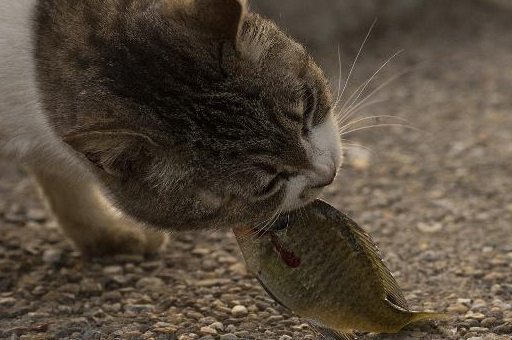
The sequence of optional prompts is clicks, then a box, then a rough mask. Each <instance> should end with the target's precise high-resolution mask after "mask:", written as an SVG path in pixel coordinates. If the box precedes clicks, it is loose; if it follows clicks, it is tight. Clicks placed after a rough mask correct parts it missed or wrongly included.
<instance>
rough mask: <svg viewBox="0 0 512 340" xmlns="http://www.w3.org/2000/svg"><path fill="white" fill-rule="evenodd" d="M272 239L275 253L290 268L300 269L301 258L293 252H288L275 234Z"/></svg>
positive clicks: (271, 236)
mask: <svg viewBox="0 0 512 340" xmlns="http://www.w3.org/2000/svg"><path fill="white" fill-rule="evenodd" d="M270 238H271V240H272V245H273V246H274V249H275V251H276V252H277V253H278V254H279V257H280V258H281V260H282V261H283V262H284V263H286V265H287V266H288V267H290V268H298V267H299V266H300V258H298V257H297V256H296V255H295V254H294V253H293V252H292V251H289V250H287V249H286V248H285V247H284V245H283V243H282V242H281V240H280V239H279V237H278V236H277V235H276V234H275V233H271V235H270Z"/></svg>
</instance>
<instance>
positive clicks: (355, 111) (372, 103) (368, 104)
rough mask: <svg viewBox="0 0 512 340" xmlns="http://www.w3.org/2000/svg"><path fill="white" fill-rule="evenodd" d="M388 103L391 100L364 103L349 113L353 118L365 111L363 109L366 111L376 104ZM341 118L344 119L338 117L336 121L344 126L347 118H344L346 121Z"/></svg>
mask: <svg viewBox="0 0 512 340" xmlns="http://www.w3.org/2000/svg"><path fill="white" fill-rule="evenodd" d="M387 101H389V98H384V99H376V100H372V101H369V102H367V103H364V104H363V105H361V106H360V107H356V108H351V109H350V110H348V111H347V112H350V114H351V116H354V115H356V114H357V113H358V112H360V111H361V110H363V109H365V108H367V107H370V106H372V105H375V104H381V103H384V102H387ZM341 118H342V117H337V119H336V121H337V122H338V124H342V123H343V122H344V121H346V120H347V119H346V118H344V119H341Z"/></svg>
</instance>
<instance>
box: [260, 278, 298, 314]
mask: <svg viewBox="0 0 512 340" xmlns="http://www.w3.org/2000/svg"><path fill="white" fill-rule="evenodd" d="M256 280H258V282H259V283H260V285H261V287H263V289H264V290H265V292H266V293H267V294H268V296H270V297H271V298H272V299H273V300H274V301H275V302H277V303H278V304H279V305H281V306H282V307H283V308H285V309H287V310H291V308H288V307H287V306H286V305H285V304H284V303H282V302H281V301H280V300H279V299H278V298H277V297H276V296H275V295H274V293H272V292H271V291H270V290H269V289H268V288H267V286H265V284H264V283H263V281H261V280H260V278H259V277H257V276H256Z"/></svg>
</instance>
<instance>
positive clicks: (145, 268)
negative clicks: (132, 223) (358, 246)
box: [0, 0, 512, 340]
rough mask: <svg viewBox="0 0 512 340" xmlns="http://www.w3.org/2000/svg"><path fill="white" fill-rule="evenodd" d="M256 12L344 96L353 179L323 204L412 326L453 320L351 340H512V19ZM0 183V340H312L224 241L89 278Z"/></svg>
mask: <svg viewBox="0 0 512 340" xmlns="http://www.w3.org/2000/svg"><path fill="white" fill-rule="evenodd" d="M251 8H252V10H253V11H257V12H260V13H261V14H262V15H264V16H267V17H269V18H271V19H272V20H274V21H275V22H277V23H278V24H279V25H280V26H282V28H283V29H284V30H285V31H286V32H288V33H289V34H290V35H291V36H293V37H295V38H296V39H297V40H298V41H300V42H302V43H304V44H305V45H306V46H307V47H308V49H309V50H310V51H311V53H312V55H313V56H314V58H315V59H316V60H317V61H318V63H319V64H320V65H321V66H322V68H323V69H324V70H325V73H326V75H327V77H328V78H329V79H330V80H331V83H332V90H333V93H334V95H335V96H338V95H339V96H340V101H339V105H338V106H337V110H338V111H339V113H338V114H339V117H340V119H341V120H342V134H343V138H344V140H345V156H346V162H345V164H344V166H343V168H342V171H341V173H340V175H339V177H338V178H337V180H336V182H335V185H334V186H332V187H330V188H329V189H328V190H327V191H326V192H325V194H324V199H326V200H327V201H328V202H329V203H331V204H333V205H335V206H336V207H337V208H339V209H340V210H341V211H343V212H345V213H347V214H348V215H350V216H351V217H353V218H354V219H355V220H356V221H358V223H359V224H360V225H361V226H362V227H363V228H364V229H366V230H367V231H368V232H370V233H371V235H372V236H373V238H374V240H375V241H376V243H377V244H378V246H379V248H380V249H381V251H382V253H383V256H384V258H385V260H386V264H387V265H388V266H389V267H390V269H391V270H392V271H393V273H394V275H395V276H396V278H397V280H398V282H399V284H400V285H401V286H402V287H403V289H404V292H405V294H406V298H407V299H408V300H409V302H410V305H411V307H412V308H413V309H432V310H436V311H443V310H444V311H448V312H449V313H451V314H452V315H453V317H452V319H451V320H450V321H448V322H444V323H440V324H424V325H415V326H412V327H409V328H407V329H406V330H404V332H402V333H400V334H398V335H371V334H366V335H361V339H454V340H455V339H472V340H481V339H483V340H492V339H495V340H506V339H510V336H511V334H512V236H511V235H512V90H511V88H512V86H511V85H512V1H510V0H494V1H492V0H450V1H446V0H428V1H427V0H385V1H383V0H316V1H306V0H279V1H276V0H253V1H251ZM375 19H377V21H376V23H375V25H374V27H373V29H372V30H371V31H370V27H371V26H372V23H373V22H374V20H375ZM367 35H368V38H367V39H366V43H365V44H364V46H363V47H362V48H361V46H362V44H363V42H364V41H365V37H366V36H367ZM359 51H360V53H359ZM356 56H358V58H357V61H356V62H355V60H356ZM349 74H350V77H349ZM345 84H347V86H346V89H345V91H343V94H341V89H343V88H344V87H345ZM0 169H1V170H0V197H1V199H0V240H1V241H0V242H1V243H0V338H2V339H4V338H5V339H114V338H121V339H155V340H160V339H181V340H188V339H203V340H211V339H221V340H233V339H235V340H236V339H265V340H272V339H276V340H277V339H279V340H289V339H315V338H316V335H315V334H314V333H313V332H312V331H311V329H309V327H308V326H307V325H305V324H304V323H303V320H300V319H299V318H297V317H296V316H294V315H293V314H291V313H290V312H288V311H285V310H284V309H282V308H281V307H279V306H278V305H277V304H275V303H274V302H273V301H272V300H271V299H270V298H268V296H267V295H266V294H265V292H263V291H262V289H261V288H260V287H259V285H258V284H257V282H256V281H255V280H254V279H253V278H252V276H251V275H248V274H247V272H246V271H245V269H244V266H243V261H242V260H241V258H240V254H239V251H238V248H237V245H236V243H235V241H234V239H233V237H232V235H231V234H230V233H229V232H224V233H216V234H207V235H197V234H182V235H176V236H174V237H173V239H172V241H171V242H170V243H169V246H168V248H167V249H166V250H165V251H164V252H163V253H161V254H159V255H158V256H156V257H154V258H143V257H140V256H124V257H123V256H119V257H116V258H113V259H94V260H89V261H84V260H83V259H82V258H81V257H80V256H79V254H77V253H76V252H74V251H73V249H72V248H71V246H70V245H69V243H68V241H67V240H65V239H64V237H63V236H62V235H61V232H60V230H58V229H57V228H56V225H55V222H54V221H53V219H52V218H51V216H49V215H48V214H47V213H46V212H45V210H44V209H43V206H42V204H41V202H40V201H39V199H38V197H37V195H36V193H35V190H34V187H33V185H32V183H31V182H30V180H29V179H28V178H27V177H26V175H25V174H24V173H23V172H22V171H21V170H20V169H18V168H15V167H13V166H11V165H9V164H8V163H7V162H6V161H2V160H0ZM235 306H239V307H237V313H236V315H235V314H234V313H233V310H232V308H233V307H235Z"/></svg>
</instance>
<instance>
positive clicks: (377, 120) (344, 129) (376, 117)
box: [340, 115, 410, 132]
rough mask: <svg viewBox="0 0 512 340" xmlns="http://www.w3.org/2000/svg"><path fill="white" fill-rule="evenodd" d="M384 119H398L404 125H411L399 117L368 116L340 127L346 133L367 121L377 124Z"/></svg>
mask: <svg viewBox="0 0 512 340" xmlns="http://www.w3.org/2000/svg"><path fill="white" fill-rule="evenodd" d="M382 118H389V119H396V120H399V121H402V122H404V123H407V124H410V122H409V121H408V120H407V119H405V118H402V117H398V116H392V115H377V116H368V117H362V118H359V119H356V120H353V121H350V122H348V123H347V124H345V125H343V126H340V132H344V131H346V130H347V128H349V127H350V126H354V125H356V124H359V123H361V122H364V121H367V120H375V121H376V122H377V123H380V119H382Z"/></svg>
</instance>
